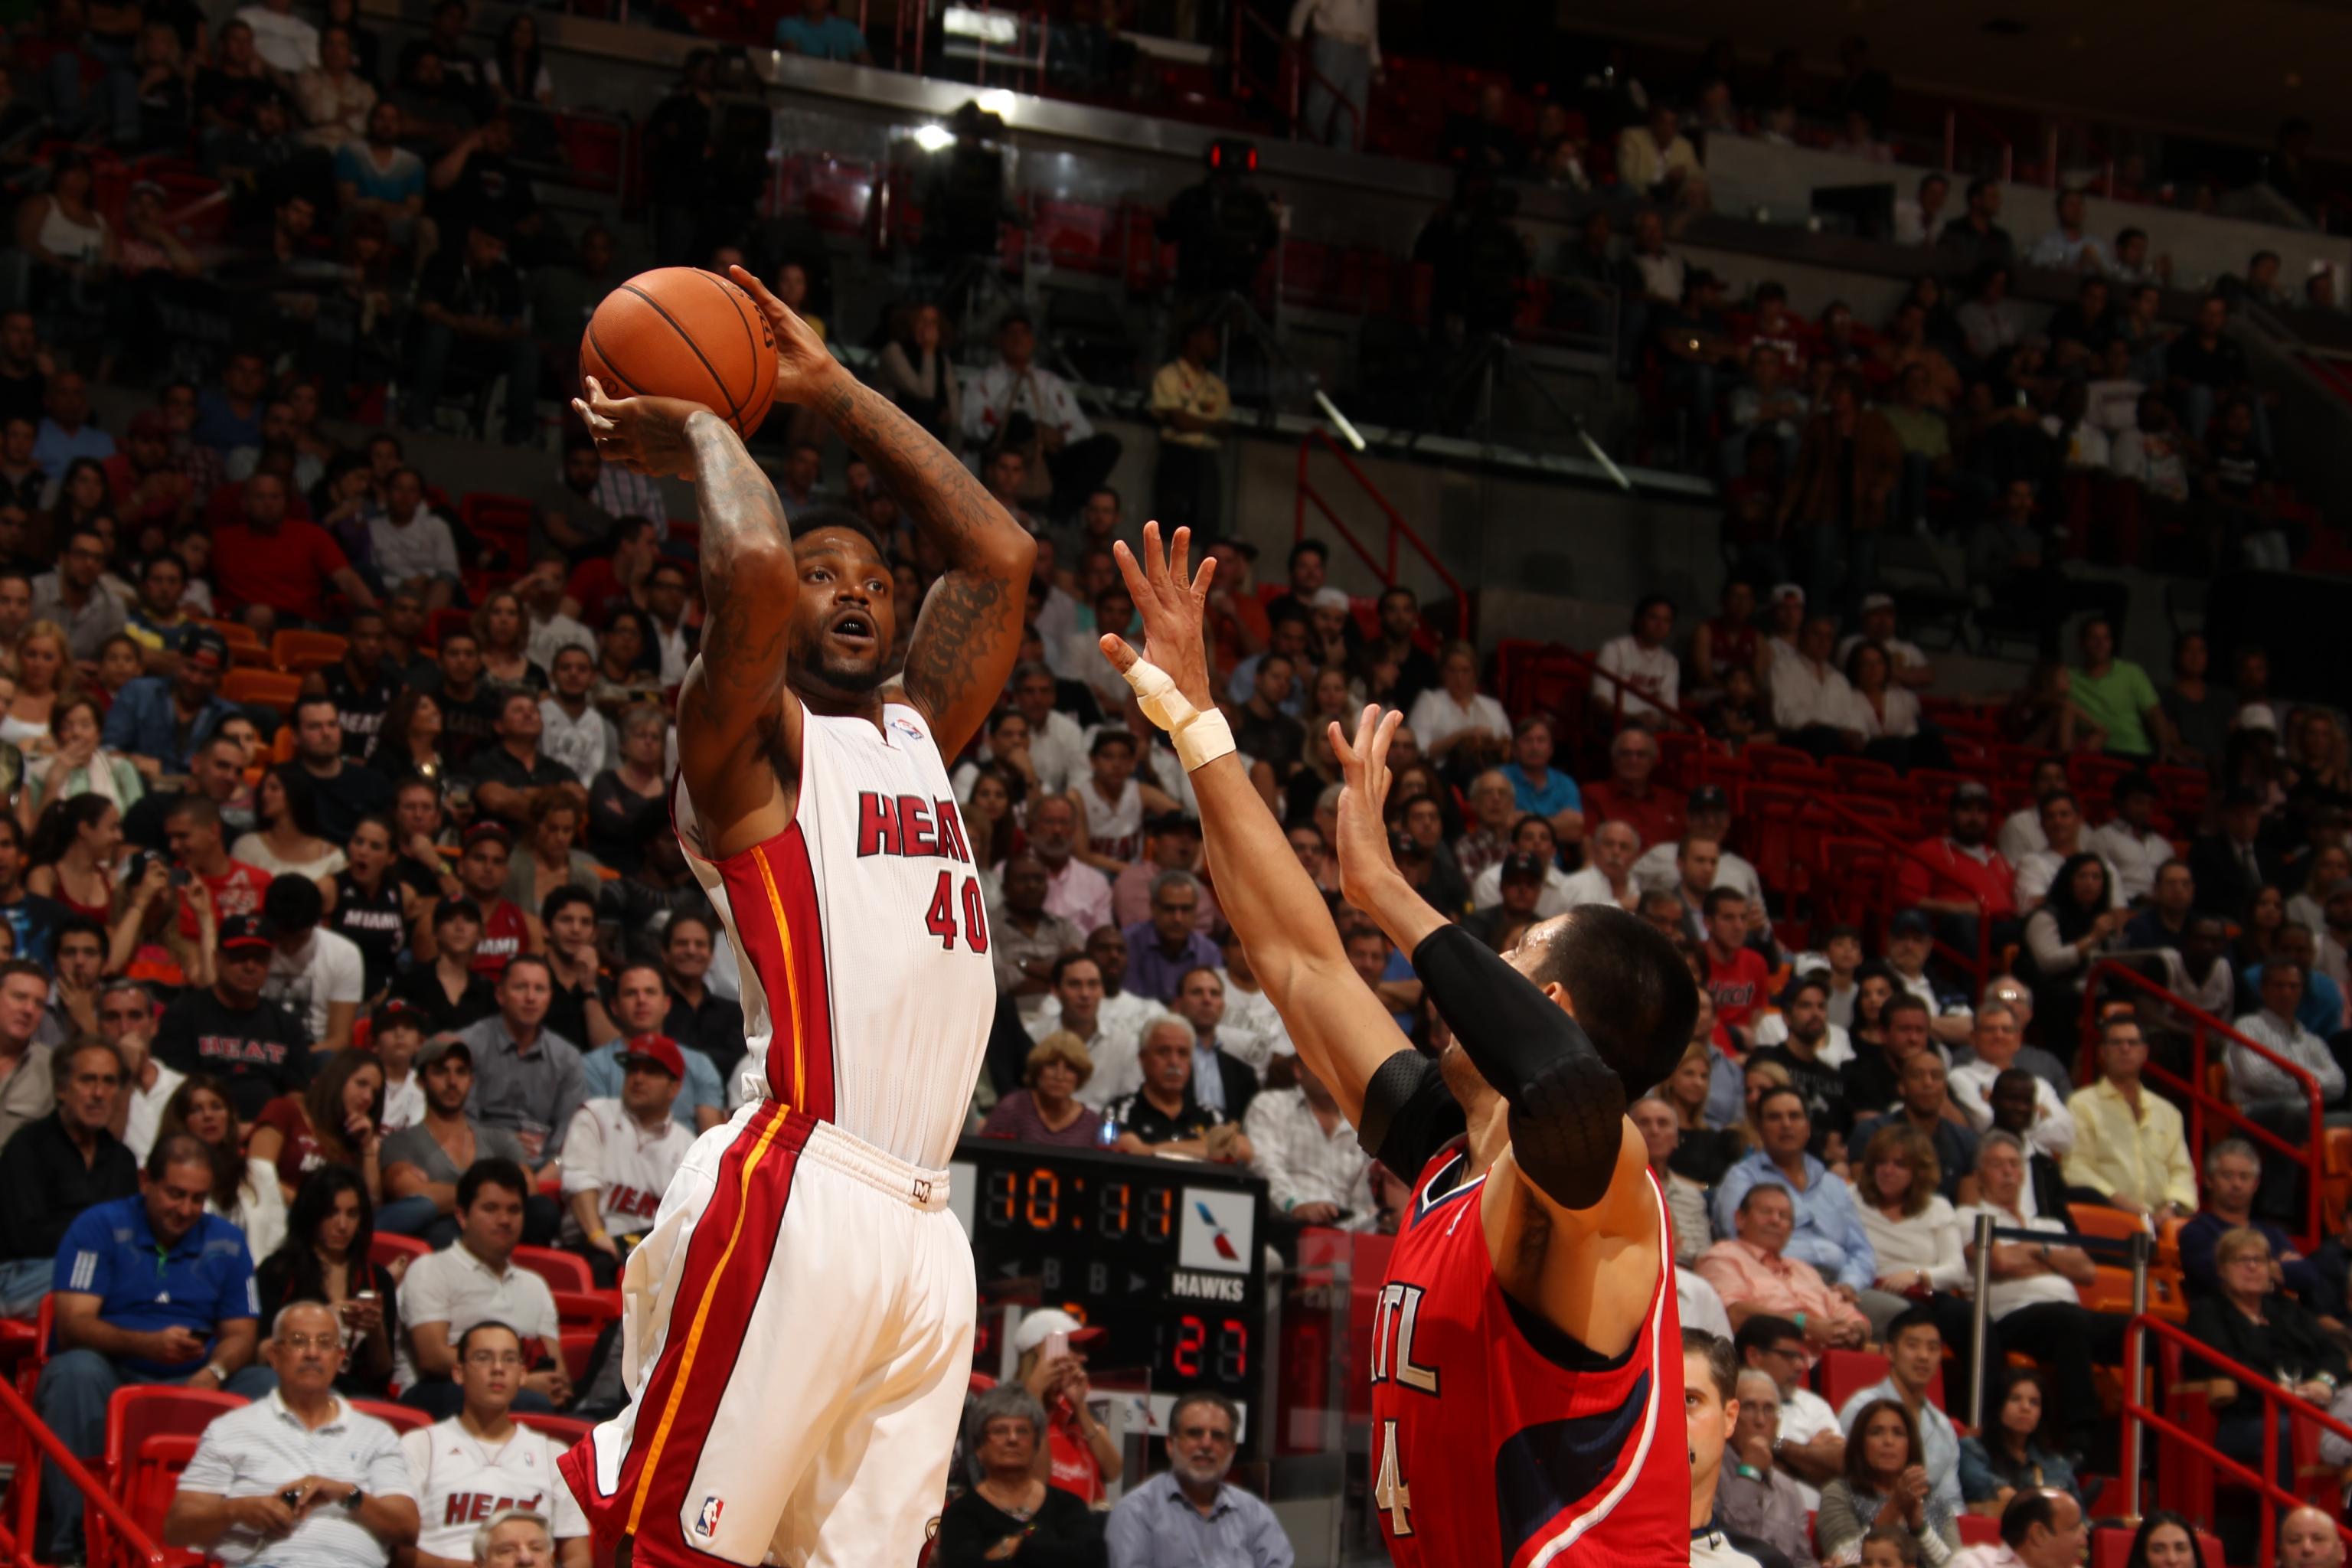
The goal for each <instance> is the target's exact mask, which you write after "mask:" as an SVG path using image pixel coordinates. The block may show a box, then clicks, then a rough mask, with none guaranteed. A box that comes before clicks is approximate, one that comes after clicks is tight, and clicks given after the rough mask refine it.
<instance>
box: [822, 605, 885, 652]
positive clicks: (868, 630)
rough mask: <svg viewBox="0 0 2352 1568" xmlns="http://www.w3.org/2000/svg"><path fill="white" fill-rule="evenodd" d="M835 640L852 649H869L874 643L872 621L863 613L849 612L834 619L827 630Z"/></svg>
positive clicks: (857, 611)
mask: <svg viewBox="0 0 2352 1568" xmlns="http://www.w3.org/2000/svg"><path fill="white" fill-rule="evenodd" d="M827 629H828V630H829V631H830V632H831V634H832V635H833V636H834V637H835V638H836V639H837V640H839V641H842V642H845V643H847V644H849V645H850V646H851V647H871V646H872V645H873V642H874V621H873V618H872V617H871V616H867V615H866V614H865V613H864V612H863V611H859V610H849V611H845V612H844V613H843V614H841V615H839V616H835V617H834V622H833V625H832V626H830V627H828V628H827Z"/></svg>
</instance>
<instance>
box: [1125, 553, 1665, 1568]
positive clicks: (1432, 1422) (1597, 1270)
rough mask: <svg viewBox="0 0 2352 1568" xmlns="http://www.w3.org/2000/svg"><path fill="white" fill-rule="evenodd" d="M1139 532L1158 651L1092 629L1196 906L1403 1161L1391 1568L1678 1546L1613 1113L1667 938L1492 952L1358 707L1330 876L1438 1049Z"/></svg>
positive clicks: (1657, 1380) (1543, 931) (1379, 1146)
mask: <svg viewBox="0 0 2352 1568" xmlns="http://www.w3.org/2000/svg"><path fill="white" fill-rule="evenodd" d="M1189 542H1190V541H1189V538H1188V533H1187V531H1186V530H1183V529H1179V530H1177V531H1176V536H1175V541H1174V543H1173V546H1172V548H1171V551H1170V552H1169V554H1168V556H1167V557H1166V558H1165V559H1163V558H1162V557H1161V555H1160V541H1159V531H1158V528H1157V526H1156V525H1150V524H1147V525H1146V527H1145V530H1144V553H1145V561H1144V563H1142V564H1140V565H1139V564H1138V563H1137V562H1136V560H1135V558H1134V556H1133V555H1132V554H1131V553H1129V552H1128V550H1127V548H1126V547H1125V546H1124V545H1121V546H1119V547H1118V552H1117V553H1118V561H1119V568H1120V570H1121V571H1122V572H1123V573H1124V574H1126V576H1127V580H1128V585H1129V588H1130V589H1131V590H1132V591H1133V593H1134V595H1135V602H1136V605H1137V607H1138V608H1139V610H1140V611H1141V612H1142V614H1143V622H1144V631H1145V635H1146V637H1147V639H1148V641H1147V650H1148V652H1149V653H1150V658H1151V659H1152V660H1153V661H1154V662H1152V663H1146V662H1144V661H1143V660H1141V659H1139V658H1138V657H1137V655H1136V653H1135V651H1134V650H1133V649H1132V648H1130V647H1129V646H1128V645H1127V644H1126V643H1125V642H1124V641H1122V640H1121V639H1119V638H1118V637H1104V638H1103V641H1102V647H1103V651H1104V653H1105V654H1106V656H1108V658H1110V659H1111V660H1112V662H1113V663H1114V664H1115V665H1117V666H1118V668H1119V669H1120V670H1121V671H1122V672H1123V673H1125V674H1126V676H1127V678H1128V680H1129V684H1130V685H1132V686H1134V688H1135V689H1136V691H1137V692H1138V694H1139V697H1140V698H1141V700H1142V704H1143V709H1144V711H1145V712H1146V714H1147V715H1149V716H1150V718H1151V719H1152V721H1154V722H1155V723H1159V724H1160V725H1161V726H1162V727H1163V728H1165V729H1167V730H1169V731H1170V732H1171V734H1172V735H1173V736H1174V737H1175V740H1176V744H1177V751H1178V753H1179V755H1180V756H1181V757H1182V758H1183V761H1184V763H1185V766H1186V768H1187V769H1188V771H1189V772H1190V773H1191V775H1192V784H1193V788H1194V791H1195V792H1196V793H1197V795H1199V797H1200V803H1201V820H1202V829H1203V834H1204V837H1205V838H1206V841H1207V845H1208V852H1209V865H1210V870H1211V872H1212V874H1213V877H1214V879H1215V881H1216V885H1217V893H1218V902H1219V903H1220V904H1221V905H1222V906H1223V908H1224V910H1226V911H1227V913H1228V914H1229V916H1230V917H1231V918H1232V920H1233V922H1234V929H1235V931H1238V932H1239V934H1240V936H1241V939H1242V943H1243V946H1244V948H1245V949H1246V950H1247V951H1248V953H1249V959H1250V964H1251V967H1252V968H1253V969H1255V971H1256V973H1257V977H1258V980H1259V981H1260V983H1261V984H1263V985H1264V986H1265V992H1266V994H1267V995H1268V996H1269V997H1271V998H1272V999H1273V1001H1274V1003H1275V1005H1276V1009H1277V1010H1278V1011H1279V1012H1280V1013H1281V1015H1282V1019H1283V1023H1284V1024H1285V1026H1287V1028H1288V1029H1289V1031H1290V1037H1291V1039H1292V1041H1293V1042H1294V1043H1295V1044H1296V1045H1297V1047H1298V1054H1299V1056H1300V1058H1302V1059H1303V1060H1304V1061H1305V1062H1306V1063H1307V1066H1308V1067H1309V1068H1313V1069H1314V1071H1315V1072H1316V1074H1317V1076H1318V1077H1319V1078H1321V1079H1323V1081H1324V1082H1325V1083H1327V1084H1328V1085H1329V1086H1330V1087H1331V1089H1332V1091H1333V1092H1334V1093H1335V1094H1336V1095H1337V1096H1338V1097H1339V1101H1340V1104H1341V1105H1342V1107H1343V1108H1344V1109H1345V1110H1346V1111H1347V1113H1348V1117H1349V1121H1352V1122H1353V1123H1354V1124H1355V1126H1356V1128H1357V1130H1358V1137H1359V1138H1360V1141H1361V1142H1362V1143H1363V1145H1364V1147H1365V1149H1366V1150H1368V1151H1369V1152H1371V1153H1373V1154H1374V1155H1375V1156H1377V1157H1378V1158H1379V1159H1380V1160H1381V1163H1383V1164H1385V1165H1387V1166H1388V1167H1389V1168H1390V1169H1391V1171H1394V1172H1395V1173H1397V1174H1398V1175H1400V1176H1401V1177H1402V1178H1403V1179H1405V1180H1407V1181H1410V1182H1412V1183H1413V1184H1414V1188H1413V1200H1412V1208H1411V1210H1410V1212H1409V1213H1408V1214H1407V1215H1406V1216H1405V1218H1404V1221H1403V1224H1402V1226H1401V1228H1400V1231H1399V1235H1398V1240H1397V1246H1396V1250H1395V1253H1394V1255H1393V1258H1392V1260H1391V1265H1390V1275H1389V1279H1388V1281H1387V1283H1386V1284H1385V1285H1384V1286H1383V1288H1382V1290H1381V1299H1380V1309H1379V1313H1378V1316H1377V1318H1376V1321H1375V1324H1374V1329H1375V1332H1374V1348H1373V1352H1372V1365H1371V1368H1370V1373H1371V1377H1372V1385H1373V1386H1372V1418H1373V1430H1372V1464H1373V1473H1372V1500H1373V1505H1374V1507H1375V1509H1376V1510H1377V1511H1378V1512H1379V1514H1380V1517H1381V1531H1382V1533H1383V1534H1384V1535H1385V1536H1386V1538H1387V1540H1388V1542H1389V1547H1390V1552H1391V1555H1392V1556H1393V1557H1394V1558H1395V1560H1396V1562H1397V1563H1399V1564H1400V1568H1454V1565H1455V1564H1459V1565H1460V1568H1497V1565H1507V1568H1540V1565H1541V1564H1545V1563H1606V1564H1609V1565H1610V1568H1621V1565H1654V1568H1665V1565H1666V1564H1669V1563H1672V1564H1677V1565H1679V1564H1682V1563H1686V1562H1687V1561H1688V1556H1689V1550H1690V1547H1689V1511H1690V1456H1689V1450H1688V1448H1687V1447H1686V1446H1685V1442H1684V1437H1683V1426H1684V1419H1683V1370H1682V1353H1681V1338H1680V1330H1679V1327H1678V1324H1677V1321H1676V1316H1675V1294H1674V1275H1673V1268H1674V1248H1673V1245H1672V1242H1671V1240H1670V1238H1669V1236H1668V1231H1667V1226H1666V1216H1665V1206H1664V1199H1663V1196H1662V1194H1660V1193H1659V1191H1658V1189H1657V1186H1656V1184H1654V1181H1653V1180H1652V1179H1651V1176H1650V1173H1649V1171H1648V1169H1647V1165H1648V1161H1647V1157H1646V1152H1645V1149H1644V1147H1643V1142H1642V1137H1641V1134H1640V1132H1639V1131H1637V1130H1636V1129H1635V1128H1634V1126H1633V1123H1632V1122H1631V1121H1629V1120H1627V1118H1626V1115H1625V1108H1626V1106H1627V1105H1628V1104H1630V1103H1631V1102H1632V1101H1633V1100H1634V1099H1636V1098H1638V1097H1639V1096H1640V1095H1641V1094H1643V1093H1644V1092H1646V1091H1647V1090H1648V1089H1651V1088H1653V1087H1654V1086H1655V1085H1656V1084H1658V1083H1659V1082H1661V1081H1663V1080H1664V1078H1665V1077H1666V1075H1667V1074H1668V1073H1669V1072H1671V1071H1672V1070H1673V1068H1674V1066H1675V1062H1676V1061H1677V1060H1678V1059H1679V1058H1680V1057H1681V1054H1682V1050H1683V1047H1684V1043H1685V1041H1686V1040H1687V1039H1688V1038H1689V1035H1690V1028H1691V1024H1692V1021H1693V1019H1694V1018H1695V1017H1696V1014H1697V1009H1698V996H1697V989H1696V986H1695V985H1694V984H1692V981H1691V977H1690V971H1689V970H1688V968H1687V967H1685V964H1684V963H1683V961H1682V959H1681V958H1680V957H1679V956H1678V955H1677V954H1676V953H1675V951H1674V949H1673V947H1672V945H1671V944H1670V943H1669V942H1667V941H1666V939H1665V938H1664V936H1662V935H1660V934H1659V933H1658V932H1657V931H1654V930H1653V929H1652V928H1651V927H1650V926H1648V925H1647V924H1645V923H1644V922H1643V921H1640V920H1637V919H1635V918H1634V917H1633V916H1631V915H1628V914H1626V913H1625V912H1624V911H1623V910H1618V909H1615V908H1612V907H1605V906H1591V907H1586V908H1580V909H1578V910H1572V911H1571V912H1570V913H1569V914H1566V915H1562V916H1560V917H1559V918H1557V919H1554V920H1550V921H1544V922H1543V923H1542V924H1540V925H1538V926H1536V927H1535V928H1533V929H1532V930H1531V931H1529V932H1528V934H1527V936H1526V937H1525V938H1524V939H1523V940H1522V941H1521V942H1520V943H1519V945H1518V947H1517V948H1516V949H1515V950H1514V951H1513V952H1511V953H1510V954H1509V956H1508V958H1507V960H1506V959H1505V958H1502V957H1498V956H1497V955H1496V954H1495V953H1493V952H1490V951H1488V950H1487V949H1486V947H1485V946H1484V945H1483V944H1482V943H1480V942H1478V941H1477V940H1476V939H1475V938H1474V937H1472V936H1471V935H1469V933H1468V932H1466V931H1463V930H1462V929H1461V928H1460V927H1458V926H1455V925H1453V924H1451V923H1449V922H1448V921H1446V920H1445V919H1444V917H1443V916H1442V915H1440V914H1438V913H1437V912H1436V910H1433V909H1432V908H1431V907H1430V906H1429V905H1428V904H1426V903H1424V902H1423V900H1422V899H1421V896H1420V895H1419V894H1418V893H1417V892H1415V891H1414V890H1413V889H1412V885H1411V884H1410V883H1408V882H1407V881H1406V880H1405V879H1404V878H1403V876H1402V874H1400V873H1399V872H1398V870H1397V868H1396V865H1395V862H1394V861H1393V860H1391V858H1390V855H1389V847H1388V846H1389V839H1388V835H1387V833H1386V831H1385V829H1384V827H1383V824H1382V817H1381V806H1382V805H1383V804H1384V801H1385V797H1386V795H1387V793H1388V785H1389V774H1388V767H1387V755H1388V747H1389V742H1390V739H1391V736H1392V735H1393V734H1394V732H1395V730H1396V725H1397V716H1396V715H1394V714H1391V715H1390V716H1388V718H1386V719H1385V720H1382V719H1381V718H1380V716H1379V711H1378V710H1376V709H1368V710H1365V713H1364V716H1363V719H1362V721H1361V722H1360V724H1359V726H1358V728H1357V731H1356V735H1355V739H1354V741H1353V742H1352V743H1350V742H1349V740H1348V738H1347V737H1345V736H1344V735H1342V734H1341V733H1340V731H1339V726H1337V725H1336V724H1335V725H1333V726H1332V730H1331V743H1332V750H1333V752H1334V754H1335V755H1337V756H1338V757H1339V759H1340V762H1341V764H1342V767H1343V769H1344V771H1345V773H1346V777H1347V784H1346V788H1345V789H1344V791H1343V792H1342V794H1341V796H1340V802H1339V850H1340V873H1341V884H1342V889H1343V890H1344V891H1345V893H1346V895H1347V897H1348V899H1349V902H1351V903H1353V904H1355V905H1356V906H1357V907H1358V908H1359V909H1361V910H1364V911H1365V912H1367V913H1368V914H1370V915H1371V917H1372V918H1373V919H1374V920H1375V921H1378V922H1379V923H1380V925H1381V928H1382V930H1384V931H1386V932H1387V933H1388V935H1389V937H1390V939H1391V941H1393V942H1396V943H1397V945H1398V946H1400V947H1402V948H1403V949H1404V950H1405V951H1406V952H1409V953H1411V954H1412V964H1413V969H1414V971H1415V973H1417V974H1419V976H1420V977H1421V980H1422V982H1423V987H1424V989H1425V992H1426V994H1427V995H1428V998H1429V1000H1430V1001H1431V1002H1432V1003H1433V1005H1435V1007H1436V1010H1437V1013H1438V1015H1439V1016H1440V1018H1441V1019H1442V1020H1443V1022H1444V1026H1445V1027H1446V1028H1448V1029H1450V1032H1451V1039H1450V1041H1449V1042H1448V1043H1447V1044H1446V1045H1445V1046H1444V1049H1443V1051H1442V1054H1440V1055H1439V1056H1438V1057H1437V1058H1436V1059H1435V1060H1432V1059H1430V1058H1428V1057H1426V1056H1423V1054H1421V1053H1420V1052H1418V1051H1416V1050H1414V1049H1413V1048H1412V1046H1411V1045H1410V1044H1409V1043H1408V1042H1407V1041H1406V1040H1405V1039H1404V1038H1403V1037H1402V1036H1401V1035H1400V1034H1399V1033H1398V1032H1397V1029H1396V1026H1395V1025H1394V1023H1393V1022H1392V1021H1391V1018H1390V1016H1389V1014H1388V1009H1387V1007H1386V1005H1384V1004H1383V1003H1381V1001H1380V999H1379V998H1378V997H1376V996H1375V995H1374V994H1373V993H1372V992H1371V990H1370V988H1369V987H1368V986H1366V985H1365V984H1364V983H1363V981H1362V980H1361V979H1360V978H1359V977H1358V975H1357V974H1356V973H1355V971H1354V969H1353V968H1352V967H1351V966H1350V965H1349V963H1348V959H1347V955H1346V953H1345V952H1344V951H1343V950H1342V948H1341V945H1340V942H1339V932H1338V931H1337V930H1336V929H1335V928H1334V926H1333V924H1332V922H1331V920H1330V918H1329V915H1328V912H1327V910H1325V908H1324V904H1323V900H1322V896H1321V894H1320V893H1319V892H1318V890H1317V889H1316V888H1315V886H1314V884H1313V883H1312V882H1311V881H1310V880H1309V879H1307V874H1306V872H1305V871H1304V870H1303V869H1302V868H1300V867H1299V865H1298V862H1297V858H1295V857H1294V856H1292V855H1290V854H1288V853H1287V852H1286V851H1287V849H1288V845H1287V844H1286V842H1285V840H1284V839H1283V837H1282V832H1281V829H1280V827H1279V826H1277V825H1276V822H1275V820H1274V818H1273V816H1271V815H1270V814H1268V812H1267V811H1266V809H1265V804H1264V802H1263V800H1262V799H1261V798H1260V797H1259V795H1257V793H1256V791H1255V788H1254V787H1253V786H1252V785H1251V784H1250V781H1249V777H1248V774H1247V773H1245V772H1244V770H1243V768H1242V766H1241V763H1240V761H1239V759H1238V758H1237V757H1236V756H1235V755H1234V750H1233V741H1232V736H1231V733H1230V731H1229V730H1228V729H1227V727H1226V726H1225V724H1224V722H1223V719H1222V718H1221V717H1220V716H1219V715H1218V714H1217V713H1216V710H1215V708H1214V705H1213V695H1212V691H1211V687H1210V683H1209V673H1208V661H1207V658H1206V655H1205V650H1204V647H1203V634H1202V619H1203V610H1204V606H1205V605H1206V603H1207V598H1208V588H1209V584H1210V580H1211V578H1212V577H1213V567H1214V563H1213V562H1212V563H1206V564H1204V565H1203V566H1202V569H1201V573H1200V574H1199V576H1197V577H1193V576H1191V575H1190V574H1189V573H1188V571H1187V566H1188V560H1187V557H1188V554H1189Z"/></svg>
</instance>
